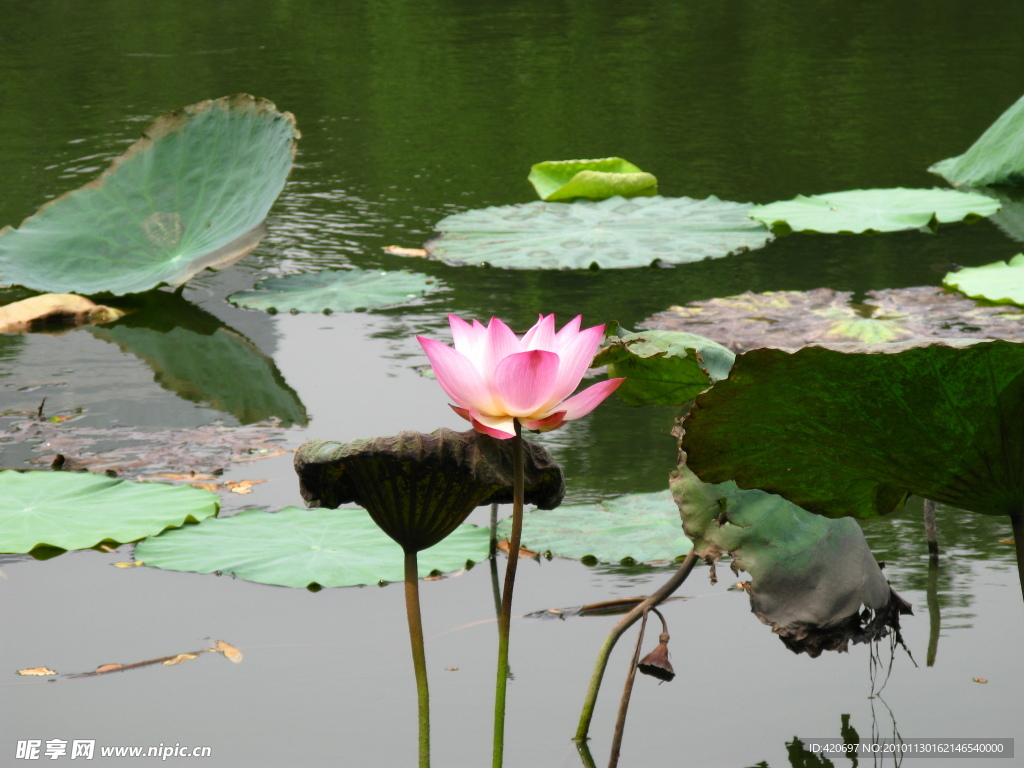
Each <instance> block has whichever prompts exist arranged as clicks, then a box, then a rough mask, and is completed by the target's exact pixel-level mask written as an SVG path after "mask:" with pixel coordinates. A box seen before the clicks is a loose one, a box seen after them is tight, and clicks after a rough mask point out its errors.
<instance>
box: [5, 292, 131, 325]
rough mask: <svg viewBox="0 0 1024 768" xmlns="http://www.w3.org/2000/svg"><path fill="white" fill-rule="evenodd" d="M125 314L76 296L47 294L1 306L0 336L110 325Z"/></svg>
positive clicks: (71, 294)
mask: <svg viewBox="0 0 1024 768" xmlns="http://www.w3.org/2000/svg"><path fill="white" fill-rule="evenodd" d="M123 316H124V312H122V311H121V310H119V309H114V308H113V307H105V306H103V305H102V304H96V303H95V302H93V301H91V300H89V299H87V298H85V297H84V296H76V295H75V294H73V293H46V294H43V295H42V296H32V297H31V298H28V299H22V300H21V301H15V302H12V303H11V304H7V305H5V306H3V307H0V333H28V332H30V331H39V330H53V329H54V328H61V327H73V326H76V325H97V324H102V323H110V322H113V321H114V320H117V319H118V318H119V317H123Z"/></svg>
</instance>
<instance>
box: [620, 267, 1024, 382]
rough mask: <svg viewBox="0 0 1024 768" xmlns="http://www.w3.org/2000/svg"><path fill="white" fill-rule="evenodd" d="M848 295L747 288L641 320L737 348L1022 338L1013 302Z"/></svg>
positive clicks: (921, 290)
mask: <svg viewBox="0 0 1024 768" xmlns="http://www.w3.org/2000/svg"><path fill="white" fill-rule="evenodd" d="M1021 272H1024V270H1021ZM957 274H960V273H955V274H954V275H953V276H955V275H957ZM949 277H950V276H947V280H948V279H949ZM852 297H853V293H852V292H850V291H833V290H832V289H830V288H816V289H814V290H811V291H769V292H766V293H751V292H749V291H748V292H747V293H741V294H739V295H738V296H726V297H724V298H715V299H708V300H705V301H693V302H690V303H689V304H687V305H685V306H674V307H670V308H669V309H667V310H665V311H664V312H659V313H658V314H656V315H654V316H653V317H651V318H649V319H647V320H644V321H643V322H642V323H640V325H641V326H643V327H645V328H657V329H663V330H666V331H683V332H690V333H695V334H701V335H703V336H707V337H710V338H712V339H715V340H716V341H719V342H721V343H722V344H724V345H725V346H727V347H728V348H729V349H732V350H733V351H735V352H744V351H746V350H748V349H755V348H757V347H803V346H806V345H808V344H822V343H835V342H865V343H882V342H893V341H906V340H908V339H912V338H916V337H920V336H931V337H936V338H957V337H962V338H979V339H982V338H988V339H1009V340H1018V341H1024V311H1022V310H1020V309H1017V308H1016V307H993V306H987V305H985V306H983V305H979V304H978V303H977V302H975V301H972V300H970V299H966V298H964V297H963V296H962V295H961V294H959V293H951V292H949V291H944V290H942V289H941V288H932V287H927V286H921V287H916V288H898V289H890V290H883V291H868V294H867V298H866V299H865V301H864V302H863V303H854V302H853V301H852ZM620 389H621V387H620Z"/></svg>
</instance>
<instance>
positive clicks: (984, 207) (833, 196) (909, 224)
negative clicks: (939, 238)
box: [750, 188, 999, 233]
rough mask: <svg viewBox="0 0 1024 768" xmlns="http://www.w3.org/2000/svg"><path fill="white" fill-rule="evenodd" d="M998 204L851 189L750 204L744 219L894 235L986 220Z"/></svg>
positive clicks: (955, 194) (800, 228)
mask: <svg viewBox="0 0 1024 768" xmlns="http://www.w3.org/2000/svg"><path fill="white" fill-rule="evenodd" d="M998 210H999V201H998V200H994V199H992V198H991V197H988V196H987V195H982V194H979V193H976V192H959V191H957V190H954V189H903V188H896V189H851V190H848V191H845V192H830V193H829V194H827V195H811V196H810V197H806V196H804V195H797V196H796V197H794V198H793V199H792V200H785V201H780V202H776V203H769V204H768V205H758V206H754V209H753V210H752V211H751V212H750V215H751V216H752V217H753V218H754V219H756V220H758V221H761V222H764V223H765V224H767V225H768V226H770V227H771V228H772V229H773V230H775V229H781V230H783V231H794V232H829V233H843V232H847V233H858V232H899V231H900V230H905V229H926V230H934V229H935V226H936V224H945V223H948V222H953V221H963V220H964V219H977V218H979V217H984V216H991V215H992V214H993V213H995V212H996V211H998Z"/></svg>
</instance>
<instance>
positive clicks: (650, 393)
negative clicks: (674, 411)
mask: <svg viewBox="0 0 1024 768" xmlns="http://www.w3.org/2000/svg"><path fill="white" fill-rule="evenodd" d="M735 357H736V355H735V354H733V353H732V352H731V351H730V350H728V349H726V348H725V347H723V346H722V345H721V344H719V343H718V342H715V341H712V340H711V339H707V338H704V337H703V336H697V335H695V334H692V333H685V332H682V331H641V332H639V333H628V334H625V335H622V336H619V337H618V338H613V339H611V341H610V343H609V344H608V345H607V346H606V347H604V348H603V349H602V350H601V351H599V352H598V353H597V356H596V357H595V358H594V365H607V366H608V376H609V378H617V377H619V376H625V377H626V380H625V381H624V382H622V384H620V385H619V388H618V389H617V390H615V392H616V394H617V395H618V396H619V397H620V398H621V399H622V401H623V402H624V403H626V404H627V405H634V406H635V405H682V404H683V403H687V402H689V401H690V400H693V398H695V397H696V396H697V395H698V393H700V392H703V391H704V390H705V389H707V388H708V387H710V386H711V385H712V384H713V383H715V382H716V381H719V380H721V379H724V378H725V377H726V376H728V375H729V368H730V367H731V366H732V361H733V360H734V359H735Z"/></svg>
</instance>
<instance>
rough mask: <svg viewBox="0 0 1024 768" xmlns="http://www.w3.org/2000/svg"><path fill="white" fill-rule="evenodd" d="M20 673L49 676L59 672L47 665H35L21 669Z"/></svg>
mask: <svg viewBox="0 0 1024 768" xmlns="http://www.w3.org/2000/svg"><path fill="white" fill-rule="evenodd" d="M18 674H19V675H32V676H33V677H49V676H50V675H56V674H57V672H56V671H54V670H52V669H48V668H47V667H33V668H32V669H19V670H18Z"/></svg>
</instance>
